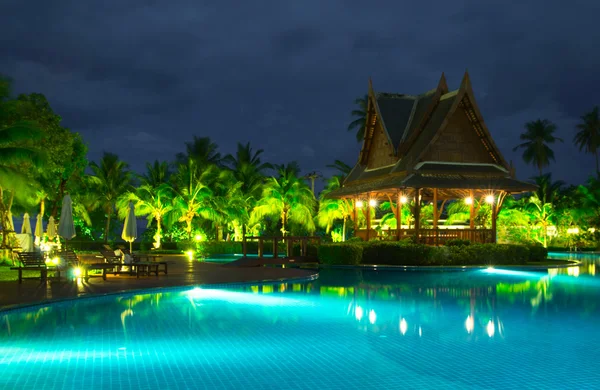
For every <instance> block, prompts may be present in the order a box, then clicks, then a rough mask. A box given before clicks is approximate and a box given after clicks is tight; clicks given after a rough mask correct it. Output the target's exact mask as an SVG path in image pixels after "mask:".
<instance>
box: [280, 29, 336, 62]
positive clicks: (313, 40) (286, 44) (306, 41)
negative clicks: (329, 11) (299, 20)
mask: <svg viewBox="0 0 600 390" xmlns="http://www.w3.org/2000/svg"><path fill="white" fill-rule="evenodd" d="M324 39H325V36H324V35H323V33H322V32H321V31H320V30H317V29H315V28H311V27H308V26H300V27H294V28H291V29H288V30H285V31H283V32H281V33H279V34H276V35H275V36H274V38H273V51H274V52H275V53H281V54H283V55H294V54H296V55H301V54H304V53H306V52H307V51H308V50H310V49H313V48H315V47H317V46H318V45H319V43H321V42H322V41H323V40H324Z"/></svg>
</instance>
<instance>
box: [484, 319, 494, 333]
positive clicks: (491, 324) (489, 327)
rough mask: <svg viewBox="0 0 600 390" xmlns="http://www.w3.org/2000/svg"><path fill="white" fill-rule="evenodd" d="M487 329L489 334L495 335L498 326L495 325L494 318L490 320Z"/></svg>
mask: <svg viewBox="0 0 600 390" xmlns="http://www.w3.org/2000/svg"><path fill="white" fill-rule="evenodd" d="M485 329H486V330H487V334H488V336H490V337H493V336H494V333H495V332H496V327H495V326H494V322H493V321H492V320H489V322H488V324H487V326H486V327H485Z"/></svg>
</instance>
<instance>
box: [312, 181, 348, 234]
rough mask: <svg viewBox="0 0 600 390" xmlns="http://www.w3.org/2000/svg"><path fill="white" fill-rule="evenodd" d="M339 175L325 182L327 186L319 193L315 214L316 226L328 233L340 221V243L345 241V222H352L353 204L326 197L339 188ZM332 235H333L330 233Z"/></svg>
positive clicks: (344, 200) (345, 200)
mask: <svg viewBox="0 0 600 390" xmlns="http://www.w3.org/2000/svg"><path fill="white" fill-rule="evenodd" d="M341 184H342V178H341V175H338V176H333V177H331V178H330V179H329V181H328V182H327V186H326V187H325V189H324V190H323V191H322V192H321V196H320V202H319V212H318V213H317V217H316V221H317V225H319V226H321V227H324V228H325V232H326V233H329V232H330V231H331V228H332V227H333V224H334V223H335V221H339V220H342V241H346V222H347V221H348V219H350V220H352V218H353V215H354V204H353V203H352V200H350V199H330V198H327V195H328V194H329V193H330V192H331V191H334V190H336V189H338V188H340V187H341ZM332 235H333V233H332Z"/></svg>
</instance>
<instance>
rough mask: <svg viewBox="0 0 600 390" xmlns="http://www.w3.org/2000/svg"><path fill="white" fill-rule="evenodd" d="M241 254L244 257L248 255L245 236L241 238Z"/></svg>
mask: <svg viewBox="0 0 600 390" xmlns="http://www.w3.org/2000/svg"><path fill="white" fill-rule="evenodd" d="M242 254H243V255H244V257H246V255H248V245H247V244H246V236H244V239H243V240H242Z"/></svg>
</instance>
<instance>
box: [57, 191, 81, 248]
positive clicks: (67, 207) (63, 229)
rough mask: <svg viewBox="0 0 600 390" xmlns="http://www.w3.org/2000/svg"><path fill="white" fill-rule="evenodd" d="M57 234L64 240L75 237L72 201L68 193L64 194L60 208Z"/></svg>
mask: <svg viewBox="0 0 600 390" xmlns="http://www.w3.org/2000/svg"><path fill="white" fill-rule="evenodd" d="M58 235H59V236H61V237H62V238H64V239H65V240H70V239H71V238H73V237H75V236H76V235H77V234H76V233H75V224H74V223H73V202H72V201H71V197H70V196H69V194H67V195H65V197H64V198H63V201H62V209H61V210H60V221H58Z"/></svg>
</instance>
